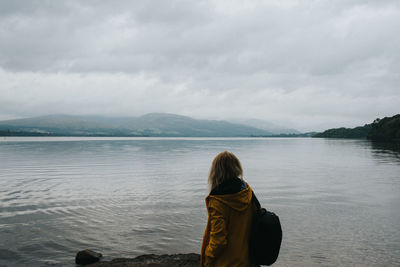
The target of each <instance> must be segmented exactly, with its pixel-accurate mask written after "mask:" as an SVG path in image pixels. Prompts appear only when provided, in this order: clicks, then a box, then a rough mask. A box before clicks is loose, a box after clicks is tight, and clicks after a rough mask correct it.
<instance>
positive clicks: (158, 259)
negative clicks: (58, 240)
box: [76, 250, 200, 267]
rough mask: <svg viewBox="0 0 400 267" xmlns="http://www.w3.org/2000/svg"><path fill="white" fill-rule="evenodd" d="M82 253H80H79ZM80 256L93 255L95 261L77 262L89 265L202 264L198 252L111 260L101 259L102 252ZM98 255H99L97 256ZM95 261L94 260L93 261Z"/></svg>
mask: <svg viewBox="0 0 400 267" xmlns="http://www.w3.org/2000/svg"><path fill="white" fill-rule="evenodd" d="M79 253H80V254H79ZM78 255H79V256H80V257H86V259H88V258H91V257H93V260H94V261H97V262H95V263H91V264H88V262H86V263H83V262H78V261H77V262H76V263H77V264H85V266H89V267H167V266H168V267H170V266H179V267H198V266H200V255H199V254H196V253H189V254H173V255H155V254H148V255H141V256H138V257H136V258H117V259H113V260H111V261H99V260H100V258H101V254H100V253H96V252H93V251H88V250H86V251H82V252H78V254H77V257H78ZM96 256H98V257H97V258H96ZM92 262H93V261H92Z"/></svg>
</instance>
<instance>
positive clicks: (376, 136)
mask: <svg viewBox="0 0 400 267" xmlns="http://www.w3.org/2000/svg"><path fill="white" fill-rule="evenodd" d="M313 137H328V138H362V139H370V140H374V141H400V114H397V115H395V116H393V117H385V118H383V119H376V120H374V122H372V123H370V124H365V125H364V126H359V127H355V128H334V129H329V130H326V131H324V132H322V133H317V134H315V135H314V136H313Z"/></svg>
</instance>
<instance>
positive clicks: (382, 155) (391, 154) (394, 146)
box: [371, 142, 400, 163]
mask: <svg viewBox="0 0 400 267" xmlns="http://www.w3.org/2000/svg"><path fill="white" fill-rule="evenodd" d="M371 146H372V149H373V151H372V152H373V154H374V155H375V156H376V157H377V158H379V159H387V160H388V161H389V162H392V161H393V160H394V159H396V160H397V163H399V162H400V142H394V143H387V142H371Z"/></svg>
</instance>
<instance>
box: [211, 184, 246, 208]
mask: <svg viewBox="0 0 400 267" xmlns="http://www.w3.org/2000/svg"><path fill="white" fill-rule="evenodd" d="M246 184H247V183H246ZM211 199H212V200H216V201H218V202H220V203H222V204H224V205H226V206H229V207H231V208H232V209H235V210H237V211H243V210H245V209H246V208H247V207H248V206H249V204H250V202H251V199H252V190H251V188H250V186H249V185H248V184H247V188H246V189H244V190H242V191H240V192H237V193H234V194H225V195H209V196H208V197H207V198H206V205H207V207H208V203H209V202H210V200H211Z"/></svg>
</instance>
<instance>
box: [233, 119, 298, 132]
mask: <svg viewBox="0 0 400 267" xmlns="http://www.w3.org/2000/svg"><path fill="white" fill-rule="evenodd" d="M232 122H234V123H239V124H244V125H248V126H251V127H255V128H258V129H262V130H265V131H268V132H270V133H272V134H273V135H293V134H295V135H297V134H301V133H300V132H299V131H297V130H296V129H292V128H287V127H284V126H281V125H277V124H275V123H272V122H268V121H264V120H259V119H237V120H233V121H232Z"/></svg>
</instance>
